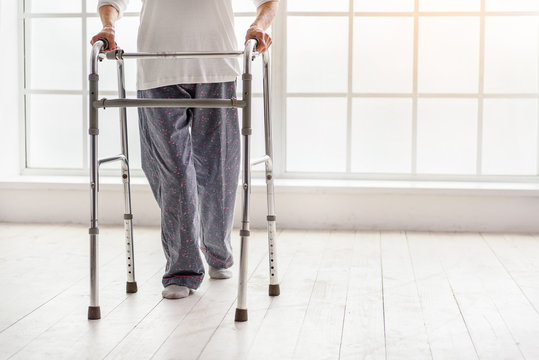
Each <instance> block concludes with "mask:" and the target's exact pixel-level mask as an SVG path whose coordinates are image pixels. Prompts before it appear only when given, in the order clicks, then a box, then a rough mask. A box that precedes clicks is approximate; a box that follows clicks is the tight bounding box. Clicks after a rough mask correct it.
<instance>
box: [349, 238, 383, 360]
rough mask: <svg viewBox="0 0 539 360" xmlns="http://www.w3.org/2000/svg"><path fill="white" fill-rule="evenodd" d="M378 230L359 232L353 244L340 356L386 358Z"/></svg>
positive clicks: (358, 359)
mask: <svg viewBox="0 0 539 360" xmlns="http://www.w3.org/2000/svg"><path fill="white" fill-rule="evenodd" d="M381 270H382V265H381V254H380V233H379V232H358V233H357V234H356V238H355V244H354V248H353V261H352V266H351V268H350V277H349V284H348V298H347V302H346V314H345V319H344V326H343V337H342V342H341V352H340V358H341V359H343V360H363V359H365V360H367V359H368V360H377V359H385V357H386V350H385V334H384V306H383V296H382V271H381Z"/></svg>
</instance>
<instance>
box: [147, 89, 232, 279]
mask: <svg viewBox="0 0 539 360" xmlns="http://www.w3.org/2000/svg"><path fill="white" fill-rule="evenodd" d="M235 93H236V86H235V82H229V83H211V84H189V85H172V86H165V87H160V88H155V89H149V90H139V91H138V92H137V96H138V97H139V98H143V99H144V98H146V99H148V98H164V99H165V98H166V99H177V98H229V99H230V98H232V97H235ZM139 127H140V142H141V153H142V169H143V170H144V173H145V174H146V177H147V178H148V181H149V183H150V186H151V188H152V191H153V194H154V196H155V198H156V200H157V202H158V204H159V207H160V209H161V240H162V243H163V250H164V252H165V257H166V260H167V263H166V269H165V274H164V276H163V286H165V287H166V286H168V285H171V284H176V285H182V286H187V287H189V288H191V289H197V288H198V287H199V286H200V283H201V282H202V279H203V278H204V265H203V263H202V259H201V255H200V250H202V253H203V254H204V257H205V258H206V261H207V263H208V264H209V265H210V266H212V267H215V268H228V267H230V266H232V263H233V260H232V249H231V244H230V235H231V230H232V222H233V215H234V214H233V213H234V202H235V197H236V188H237V185H238V175H239V166H240V156H241V154H240V135H239V124H238V114H237V110H236V109H195V108H188V109H186V108H139ZM199 249H200V250H199Z"/></svg>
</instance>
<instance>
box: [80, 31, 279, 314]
mask: <svg viewBox="0 0 539 360" xmlns="http://www.w3.org/2000/svg"><path fill="white" fill-rule="evenodd" d="M256 46H257V41H256V40H255V39H251V40H249V41H247V43H246V45H245V51H230V52H194V53H126V52H124V51H123V50H119V49H117V50H113V51H109V52H107V53H104V52H103V50H106V49H107V48H108V44H107V41H106V40H98V41H97V42H95V43H94V45H93V48H92V52H91V57H90V75H89V77H88V80H89V83H90V86H89V89H90V93H89V96H90V101H89V105H90V117H89V118H90V124H89V130H88V132H89V136H90V188H91V220H90V229H89V234H90V306H89V307H88V319H100V318H101V311H100V307H99V291H98V290H99V289H98V259H97V258H98V236H99V227H98V221H97V200H98V192H99V166H100V165H101V164H104V163H108V162H111V161H120V162H121V173H122V181H123V187H124V207H125V214H124V228H125V241H126V246H127V252H126V257H127V284H126V292H127V293H135V292H137V282H136V281H135V262H134V258H133V256H134V252H133V250H134V247H133V215H132V213H131V189H130V175H129V156H128V144H127V111H126V108H127V107H193V108H241V109H243V119H242V120H243V121H242V130H241V134H242V137H243V145H242V153H243V154H242V166H243V174H242V190H243V199H242V202H243V209H242V222H241V230H240V237H241V252H240V271H239V285H238V298H237V308H236V317H235V320H236V321H247V288H246V287H247V280H248V279H247V257H248V254H247V249H248V243H249V236H250V230H249V200H250V194H251V166H253V165H256V164H261V163H264V164H265V166H266V185H267V202H268V204H267V206H268V216H267V221H268V243H269V267H270V285H269V295H270V296H278V295H279V293H280V289H279V282H278V274H277V261H276V248H275V235H276V223H275V220H276V218H275V211H274V208H275V201H274V193H273V146H272V139H271V119H270V99H269V96H270V95H269V93H270V84H269V81H270V74H269V71H270V69H269V54H268V52H265V53H263V54H262V56H263V70H264V71H263V73H264V94H263V95H264V130H265V143H266V144H265V145H266V155H265V156H264V157H262V158H260V159H256V160H253V161H251V159H250V146H251V143H250V135H251V110H252V107H251V81H252V74H251V64H252V62H253V60H254V59H255V58H256V56H258V55H259V53H258V52H256ZM239 56H243V75H242V81H243V96H242V99H241V100H240V99H235V98H232V99H127V98H126V93H125V85H124V84H125V81H124V67H123V63H124V59H193V58H197V59H198V58H206V59H207V58H233V57H239ZM103 59H109V60H116V62H117V65H118V66H117V67H118V96H119V98H118V99H105V98H103V99H98V95H99V75H98V62H99V61H102V60H103ZM107 107H109V108H114V107H116V108H119V109H120V127H121V136H122V153H121V154H119V155H116V156H112V157H108V158H104V159H98V154H97V146H98V135H99V122H98V109H99V108H103V109H104V108H107Z"/></svg>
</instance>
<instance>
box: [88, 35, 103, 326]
mask: <svg viewBox="0 0 539 360" xmlns="http://www.w3.org/2000/svg"><path fill="white" fill-rule="evenodd" d="M103 46H104V43H103V41H100V40H99V41H96V42H95V43H94V45H93V47H92V54H91V58H90V75H89V76H88V81H89V89H90V92H89V104H90V106H89V129H88V134H89V136H90V197H91V199H90V207H91V210H90V229H89V231H88V232H89V234H90V306H89V307H88V319H100V318H101V310H100V307H99V265H98V257H99V250H98V240H99V239H98V237H99V227H98V220H97V201H98V187H99V183H98V181H99V176H98V171H99V170H98V169H99V164H98V154H97V145H98V141H97V137H98V135H99V119H98V111H97V109H96V108H94V107H93V106H92V104H93V102H94V101H95V100H97V96H98V93H99V85H98V84H99V75H98V58H99V53H100V52H101V49H102V48H103Z"/></svg>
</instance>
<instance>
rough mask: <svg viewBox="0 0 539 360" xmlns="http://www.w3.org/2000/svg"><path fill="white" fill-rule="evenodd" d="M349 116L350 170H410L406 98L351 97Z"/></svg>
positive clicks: (409, 113)
mask: <svg viewBox="0 0 539 360" xmlns="http://www.w3.org/2000/svg"><path fill="white" fill-rule="evenodd" d="M352 115H353V119H352V171H354V172H371V173H375V172H380V173H406V172H410V170H411V163H412V160H411V159H412V101H411V100H410V99H354V101H353V108H352Z"/></svg>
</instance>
